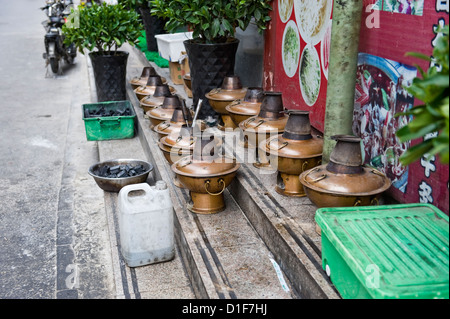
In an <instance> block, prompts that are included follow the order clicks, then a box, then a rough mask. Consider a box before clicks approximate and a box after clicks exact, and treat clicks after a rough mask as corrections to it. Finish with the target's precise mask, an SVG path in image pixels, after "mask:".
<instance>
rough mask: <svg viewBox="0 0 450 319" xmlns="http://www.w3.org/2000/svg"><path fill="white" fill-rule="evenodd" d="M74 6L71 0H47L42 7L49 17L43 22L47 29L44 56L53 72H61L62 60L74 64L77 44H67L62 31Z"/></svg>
mask: <svg viewBox="0 0 450 319" xmlns="http://www.w3.org/2000/svg"><path fill="white" fill-rule="evenodd" d="M72 6H73V3H72V1H71V0H68V1H65V0H52V1H46V5H45V6H44V7H42V8H41V9H42V10H43V11H45V13H46V14H47V17H48V19H47V20H46V21H44V22H43V25H44V28H45V30H46V34H45V37H44V43H45V53H44V54H43V58H44V59H45V61H46V65H49V64H50V67H51V69H52V72H53V73H55V74H57V73H58V72H59V70H60V63H61V61H62V60H64V61H65V62H66V63H67V64H72V63H73V61H74V59H75V57H76V55H77V50H76V47H75V45H74V44H73V43H72V44H70V45H66V44H65V43H64V34H63V33H62V26H63V25H64V23H66V19H67V17H68V16H69V14H70V9H71V7H72Z"/></svg>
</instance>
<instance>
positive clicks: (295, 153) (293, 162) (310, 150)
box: [259, 111, 323, 197]
mask: <svg viewBox="0 0 450 319" xmlns="http://www.w3.org/2000/svg"><path fill="white" fill-rule="evenodd" d="M259 148H260V150H261V151H262V152H265V153H266V155H267V156H268V158H269V162H270V165H271V166H272V167H273V168H275V169H277V170H278V179H279V183H278V185H277V186H276V187H275V190H276V191H277V193H279V194H282V195H285V196H293V197H303V196H305V195H306V194H305V191H304V190H303V186H302V184H301V183H300V180H299V175H300V174H301V173H303V172H304V171H305V170H308V169H311V168H313V167H316V166H317V165H320V163H321V162H322V150H323V139H322V138H319V137H317V136H313V135H311V124H310V120H309V112H306V111H289V119H288V121H287V124H286V127H285V130H284V133H283V134H280V135H278V136H274V137H271V138H269V139H267V140H265V141H262V142H261V143H260V145H259Z"/></svg>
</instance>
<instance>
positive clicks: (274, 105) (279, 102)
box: [239, 91, 289, 168]
mask: <svg viewBox="0 0 450 319" xmlns="http://www.w3.org/2000/svg"><path fill="white" fill-rule="evenodd" d="M288 118H289V116H288V115H287V114H286V112H285V108H284V105H283V99H282V94H281V92H271V91H270V92H269V91H268V92H264V98H263V100H262V102H261V107H260V111H259V113H258V115H257V116H252V117H250V118H248V119H247V120H244V121H242V122H241V123H240V124H239V128H240V130H241V134H242V136H243V139H244V146H245V147H248V148H256V149H257V162H256V163H254V164H253V165H254V166H255V167H257V168H268V167H270V163H269V161H268V159H267V158H266V153H265V152H261V151H260V150H259V148H258V145H259V144H260V143H261V142H262V141H264V140H266V139H268V138H270V137H273V136H274V135H279V134H282V133H283V132H284V128H285V126H286V124H287V121H288Z"/></svg>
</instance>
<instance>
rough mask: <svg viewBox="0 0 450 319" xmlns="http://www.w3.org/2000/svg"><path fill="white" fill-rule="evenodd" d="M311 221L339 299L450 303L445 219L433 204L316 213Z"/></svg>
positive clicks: (338, 209) (348, 208) (447, 220)
mask: <svg viewBox="0 0 450 319" xmlns="http://www.w3.org/2000/svg"><path fill="white" fill-rule="evenodd" d="M315 220H316V222H317V224H318V225H319V226H320V227H321V231H322V267H323V269H324V270H325V271H326V272H327V274H328V275H329V276H330V280H331V282H332V283H333V284H334V285H335V287H336V289H337V290H338V291H339V293H340V294H341V296H342V298H345V299H363V298H370V299H372V298H373V299H394V298H396V299H430V298H446V299H448V298H449V248H448V246H449V245H448V243H449V218H448V216H447V215H445V214H444V213H443V212H442V211H440V210H439V209H437V208H436V207H434V206H433V205H429V204H401V205H389V206H367V207H339V208H320V209H318V210H317V212H316V217H315Z"/></svg>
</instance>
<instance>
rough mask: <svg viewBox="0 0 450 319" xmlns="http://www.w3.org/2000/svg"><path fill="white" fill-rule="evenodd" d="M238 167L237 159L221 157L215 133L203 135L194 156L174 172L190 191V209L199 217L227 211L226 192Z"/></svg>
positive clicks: (195, 144)
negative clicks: (224, 194)
mask: <svg viewBox="0 0 450 319" xmlns="http://www.w3.org/2000/svg"><path fill="white" fill-rule="evenodd" d="M205 135H206V136H205ZM208 135H209V136H208ZM239 167H240V164H239V163H237V162H236V159H234V158H228V157H225V156H223V155H221V151H220V147H219V144H218V143H217V141H216V139H215V138H214V135H213V134H202V135H201V136H199V137H196V139H195V142H194V151H193V154H192V155H191V156H188V157H184V158H182V159H181V160H179V161H177V162H175V163H174V164H172V171H173V172H174V173H175V174H176V176H177V178H178V180H179V181H180V182H181V184H182V185H183V186H184V187H185V188H187V189H189V194H190V197H191V203H189V204H188V209H189V210H190V211H191V212H194V213H197V214H214V213H218V212H221V211H223V210H224V209H225V208H226V205H225V200H224V196H223V192H224V191H225V188H226V187H227V186H228V185H230V183H231V182H232V180H233V178H234V177H235V175H236V172H237V170H238V169H239Z"/></svg>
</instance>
